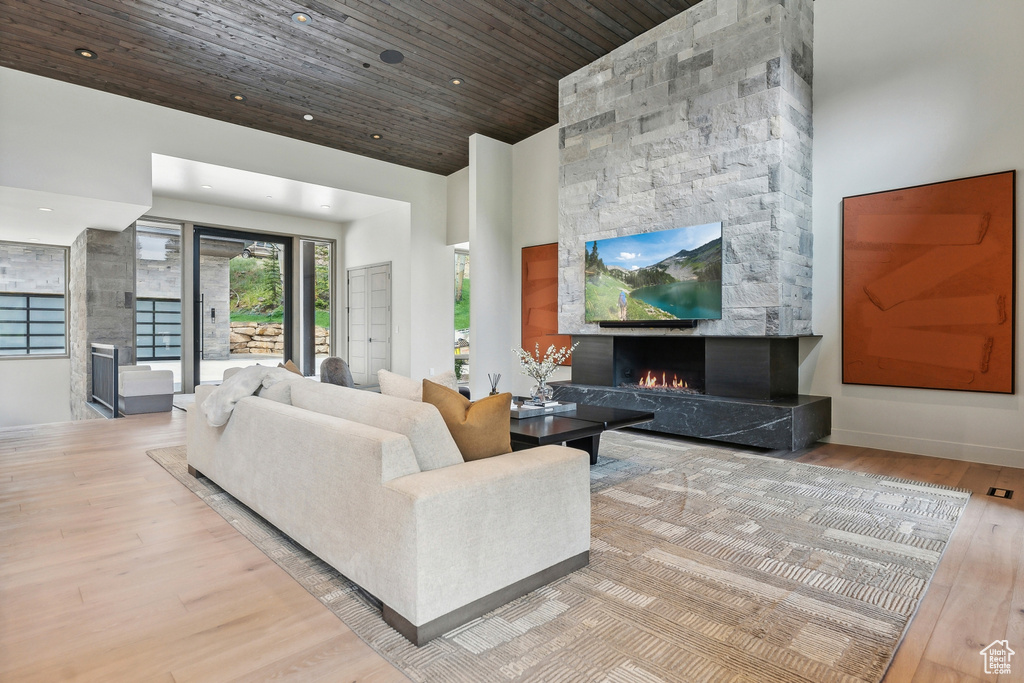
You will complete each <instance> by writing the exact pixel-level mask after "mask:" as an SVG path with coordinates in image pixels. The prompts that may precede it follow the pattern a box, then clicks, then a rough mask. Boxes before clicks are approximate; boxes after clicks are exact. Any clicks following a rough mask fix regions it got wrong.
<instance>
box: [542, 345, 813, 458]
mask: <svg viewBox="0 0 1024 683" xmlns="http://www.w3.org/2000/svg"><path fill="white" fill-rule="evenodd" d="M573 341H574V342H579V346H578V347H577V349H576V351H575V352H574V353H573V356H572V381H571V382H553V383H552V386H553V387H554V389H555V397H556V398H558V399H560V400H563V401H576V402H577V403H586V404H590V405H599V406H607V407H614V408H628V409H633V410H644V411H651V412H653V413H654V414H655V419H654V420H653V421H652V422H649V423H647V424H645V425H640V426H638V427H637V428H638V429H649V430H651V431H656V432H663V433H669V434H679V435H683V436H694V437H699V438H704V439H713V440H717V441H724V442H727V443H736V444H743V445H748V446H758V447H762V448H771V449H784V450H797V449H801V448H805V447H807V446H809V445H810V444H812V443H814V442H815V441H818V440H819V439H821V438H822V437H824V436H827V435H828V434H829V432H830V431H831V423H832V399H831V398H829V397H827V396H805V395H799V394H797V385H798V372H799V349H800V346H799V345H800V338H799V337H712V336H706V337H705V336H656V337H655V336H612V335H594V336H589V335H587V336H574V337H573ZM648 377H650V378H652V379H654V380H657V384H658V385H659V386H657V387H654V388H649V387H647V386H641V385H640V384H639V383H640V381H641V380H642V379H644V380H646V379H647V378H648ZM662 378H664V379H665V382H667V383H668V384H670V385H671V384H673V383H675V384H677V385H678V386H677V387H672V386H669V387H668V388H666V387H664V386H660V385H661V380H662ZM673 380H675V382H673ZM684 384H685V388H682V386H683V385H684Z"/></svg>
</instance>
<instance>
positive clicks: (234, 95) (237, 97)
mask: <svg viewBox="0 0 1024 683" xmlns="http://www.w3.org/2000/svg"><path fill="white" fill-rule="evenodd" d="M231 99H233V100H234V101H235V102H245V95H241V94H239V93H231Z"/></svg>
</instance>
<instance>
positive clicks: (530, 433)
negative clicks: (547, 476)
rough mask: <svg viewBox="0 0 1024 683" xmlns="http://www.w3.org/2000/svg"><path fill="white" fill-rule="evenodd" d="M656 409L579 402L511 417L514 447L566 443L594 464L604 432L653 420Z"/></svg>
mask: <svg viewBox="0 0 1024 683" xmlns="http://www.w3.org/2000/svg"><path fill="white" fill-rule="evenodd" d="M653 419H654V413H645V412H641V411H639V410H625V409H623V408H603V407H601V406H588V405H582V404H578V405H577V406H576V410H573V411H570V412H568V413H558V414H556V415H538V416H537V417H524V418H522V419H519V420H517V419H514V418H513V419H511V420H510V422H511V426H510V430H511V433H512V447H513V448H516V447H519V448H530V447H533V446H547V445H549V444H560V443H564V444H565V445H566V446H569V447H570V448H579V449H580V450H583V451H586V452H587V453H588V454H589V455H590V464H591V465H594V464H596V463H597V450H598V448H599V447H600V445H601V432H603V431H605V430H608V429H621V428H622V427H630V426H632V425H638V424H642V423H644V422H650V421H651V420H653Z"/></svg>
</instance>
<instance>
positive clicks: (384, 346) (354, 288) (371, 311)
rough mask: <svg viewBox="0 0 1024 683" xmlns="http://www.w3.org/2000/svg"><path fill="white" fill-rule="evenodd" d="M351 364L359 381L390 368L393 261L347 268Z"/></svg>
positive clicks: (370, 379) (367, 381)
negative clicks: (382, 369) (391, 262)
mask: <svg viewBox="0 0 1024 683" xmlns="http://www.w3.org/2000/svg"><path fill="white" fill-rule="evenodd" d="M347 291H348V366H349V370H351V371H352V379H353V381H355V383H356V384H363V385H366V384H376V383H377V371H378V370H380V369H381V368H384V369H386V370H390V369H391V264H390V263H383V264H379V265H375V266H363V267H359V268H349V269H348V288H347Z"/></svg>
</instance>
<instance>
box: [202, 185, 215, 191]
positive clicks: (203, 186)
mask: <svg viewBox="0 0 1024 683" xmlns="http://www.w3.org/2000/svg"><path fill="white" fill-rule="evenodd" d="M199 187H201V188H203V189H204V190H212V189H213V185H200V186H199Z"/></svg>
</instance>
